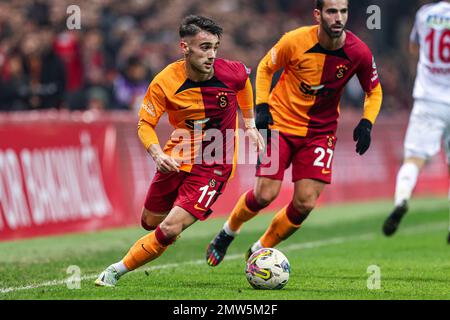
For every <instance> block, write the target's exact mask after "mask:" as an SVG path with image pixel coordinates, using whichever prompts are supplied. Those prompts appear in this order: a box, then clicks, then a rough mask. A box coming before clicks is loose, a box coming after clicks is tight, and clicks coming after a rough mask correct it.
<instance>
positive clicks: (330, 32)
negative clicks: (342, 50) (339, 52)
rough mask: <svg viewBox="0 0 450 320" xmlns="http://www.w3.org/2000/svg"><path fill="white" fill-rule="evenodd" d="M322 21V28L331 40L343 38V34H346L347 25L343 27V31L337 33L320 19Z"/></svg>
mask: <svg viewBox="0 0 450 320" xmlns="http://www.w3.org/2000/svg"><path fill="white" fill-rule="evenodd" d="M320 21H321V26H322V28H323V30H325V33H326V34H327V35H328V36H329V37H330V38H331V39H337V38H340V37H341V36H342V33H344V29H345V25H341V26H342V29H341V30H340V31H338V32H336V31H333V30H332V29H331V26H329V25H328V24H327V22H326V21H325V20H324V19H323V18H320Z"/></svg>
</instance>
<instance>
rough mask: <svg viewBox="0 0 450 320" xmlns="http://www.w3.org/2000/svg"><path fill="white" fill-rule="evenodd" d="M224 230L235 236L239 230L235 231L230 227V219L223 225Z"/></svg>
mask: <svg viewBox="0 0 450 320" xmlns="http://www.w3.org/2000/svg"><path fill="white" fill-rule="evenodd" d="M223 231H225V233H226V234H227V235H229V236H232V237H235V236H236V235H237V234H238V233H239V231H233V230H231V229H230V226H229V225H228V221H226V222H225V224H224V225H223Z"/></svg>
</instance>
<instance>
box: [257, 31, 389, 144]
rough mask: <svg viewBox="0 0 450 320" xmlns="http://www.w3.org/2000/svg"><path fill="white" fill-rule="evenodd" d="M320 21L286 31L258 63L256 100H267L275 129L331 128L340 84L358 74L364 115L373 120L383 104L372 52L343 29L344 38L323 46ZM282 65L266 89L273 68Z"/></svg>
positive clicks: (298, 132)
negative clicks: (336, 46)
mask: <svg viewBox="0 0 450 320" xmlns="http://www.w3.org/2000/svg"><path fill="white" fill-rule="evenodd" d="M318 28H319V26H318V25H316V26H308V27H301V28H298V29H296V30H293V31H291V32H288V33H286V34H285V35H284V36H283V37H282V38H281V39H280V40H279V42H278V43H277V44H276V45H275V46H274V47H273V48H272V49H271V50H270V51H269V52H268V53H267V55H266V56H265V57H264V58H263V59H262V61H261V62H260V64H259V66H258V71H257V77H256V104H260V103H268V104H269V105H270V112H271V114H272V116H273V121H274V124H273V125H272V126H271V129H277V130H279V131H281V132H286V133H290V134H294V135H298V136H307V135H310V134H315V133H333V134H334V133H335V132H336V129H337V119H338V117H339V107H340V99H341V95H342V92H343V89H344V86H345V85H346V84H347V82H348V81H349V80H350V79H351V78H352V76H353V75H355V74H356V75H357V77H358V79H359V82H360V83H361V86H362V88H363V90H364V91H365V92H366V103H365V106H364V107H365V110H364V117H365V118H367V119H368V120H370V121H371V122H372V123H374V122H375V119H376V117H377V115H378V112H379V109H380V107H381V96H382V94H381V86H380V83H379V79H378V73H377V68H376V64H375V61H374V58H373V55H372V53H371V51H370V49H369V48H368V47H367V45H366V44H364V42H362V41H361V40H360V39H359V38H358V37H356V36H355V35H354V34H353V33H352V32H350V31H347V30H346V31H345V33H346V39H345V44H344V46H343V47H342V48H340V49H338V50H333V51H330V50H326V49H324V48H323V47H322V46H320V44H319V39H318ZM281 68H284V70H283V73H282V75H281V77H280V79H279V81H278V83H277V84H276V86H275V87H274V89H273V90H272V92H270V86H271V81H272V76H273V74H274V73H275V72H276V71H277V70H280V69H281Z"/></svg>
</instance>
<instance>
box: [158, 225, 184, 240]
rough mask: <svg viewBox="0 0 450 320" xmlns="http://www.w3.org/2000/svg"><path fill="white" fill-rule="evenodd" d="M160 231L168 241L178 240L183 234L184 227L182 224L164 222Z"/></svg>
mask: <svg viewBox="0 0 450 320" xmlns="http://www.w3.org/2000/svg"><path fill="white" fill-rule="evenodd" d="M159 229H160V230H161V232H162V233H163V234H164V235H165V236H166V237H167V238H168V239H171V238H176V237H178V236H179V235H180V234H181V232H182V231H183V226H182V225H181V224H172V223H167V222H165V221H163V222H161V224H160V225H159Z"/></svg>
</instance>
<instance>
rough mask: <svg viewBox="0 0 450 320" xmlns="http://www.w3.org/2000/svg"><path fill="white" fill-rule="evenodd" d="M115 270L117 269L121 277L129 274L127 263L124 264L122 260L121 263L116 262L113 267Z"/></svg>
mask: <svg viewBox="0 0 450 320" xmlns="http://www.w3.org/2000/svg"><path fill="white" fill-rule="evenodd" d="M112 266H113V267H114V269H116V271H117V273H118V274H119V275H120V276H123V275H124V274H125V273H127V272H128V269H127V267H126V266H125V263H123V260H120V261H119V262H116V263H114V264H113V265H112Z"/></svg>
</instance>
